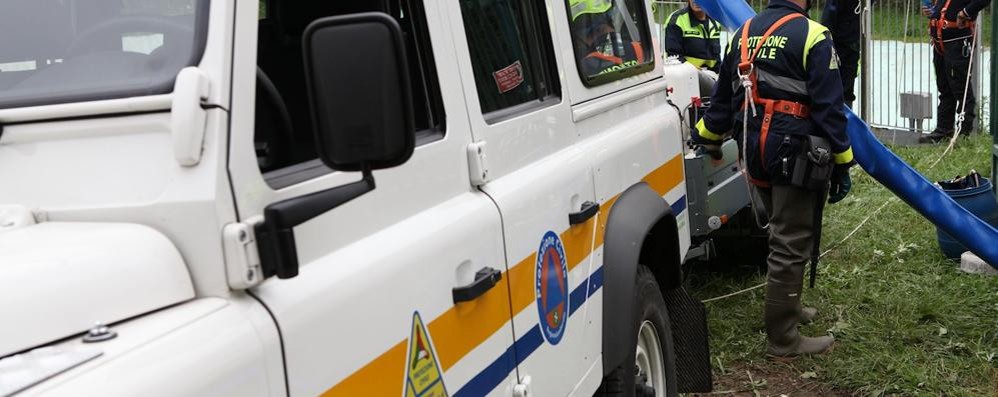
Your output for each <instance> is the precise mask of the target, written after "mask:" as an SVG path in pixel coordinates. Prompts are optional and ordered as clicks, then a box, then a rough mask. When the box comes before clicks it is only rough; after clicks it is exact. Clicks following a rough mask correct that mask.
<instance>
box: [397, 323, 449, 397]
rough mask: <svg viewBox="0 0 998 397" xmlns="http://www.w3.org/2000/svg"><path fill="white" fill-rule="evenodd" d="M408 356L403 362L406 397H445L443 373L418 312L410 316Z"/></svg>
mask: <svg viewBox="0 0 998 397" xmlns="http://www.w3.org/2000/svg"><path fill="white" fill-rule="evenodd" d="M408 351H409V355H408V358H407V359H406V360H405V362H406V366H405V374H406V375H405V395H406V397H447V389H446V388H445V387H444V379H443V376H442V375H443V373H442V372H441V371H440V365H439V364H438V363H437V355H436V354H435V353H433V344H432V343H431V342H430V338H428V337H427V335H426V327H425V326H424V325H423V319H422V318H420V317H419V312H415V313H413V314H412V334H411V335H410V336H409V350H408Z"/></svg>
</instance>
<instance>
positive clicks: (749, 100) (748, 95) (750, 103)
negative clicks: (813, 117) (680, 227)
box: [738, 43, 769, 230]
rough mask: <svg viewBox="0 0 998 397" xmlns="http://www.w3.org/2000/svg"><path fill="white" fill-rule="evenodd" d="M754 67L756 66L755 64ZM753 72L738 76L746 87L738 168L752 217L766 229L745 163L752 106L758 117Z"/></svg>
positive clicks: (739, 72) (753, 115)
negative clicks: (753, 89) (751, 76)
mask: <svg viewBox="0 0 998 397" xmlns="http://www.w3.org/2000/svg"><path fill="white" fill-rule="evenodd" d="M747 44H748V43H743V44H742V45H747ZM753 68H755V67H754V66H753ZM750 74H751V72H749V73H746V74H744V75H743V74H742V72H741V71H740V70H739V71H738V77H739V78H740V79H741V82H742V87H744V88H745V113H744V114H743V115H742V156H741V158H740V159H738V168H739V170H740V171H741V173H742V175H743V176H744V177H745V188H746V189H748V196H749V202H750V203H752V219H753V220H754V221H755V225H756V226H758V227H759V229H762V230H766V229H769V222H768V220H767V222H766V224H765V225H763V224H762V221H760V220H759V211H758V208H759V207H758V204H756V203H755V194H752V182H750V181H749V176H748V175H749V174H748V169H747V166H746V165H745V164H744V163H743V162H744V161H748V149H746V148H748V119H749V117H748V116H749V108H752V117H753V118H755V117H758V114H757V112H756V110H755V100H754V99H753V98H754V97H753V96H752V79H751V78H749V75H750Z"/></svg>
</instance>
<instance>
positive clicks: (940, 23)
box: [929, 0, 977, 52]
mask: <svg viewBox="0 0 998 397" xmlns="http://www.w3.org/2000/svg"><path fill="white" fill-rule="evenodd" d="M952 1H953V0H946V3H943V8H942V9H941V10H939V19H930V20H929V32H930V33H931V32H932V29H935V30H936V35H935V36H936V37H935V40H933V44H934V45H933V47H934V48H935V49H936V51H939V52H943V51H945V50H946V42H945V41H943V30H945V29H971V30H973V29H974V27H975V26H976V25H977V23H976V22H974V21H970V22H967V23H960V22H959V21H950V20H947V19H946V11H947V10H949V5H950V3H951V2H952Z"/></svg>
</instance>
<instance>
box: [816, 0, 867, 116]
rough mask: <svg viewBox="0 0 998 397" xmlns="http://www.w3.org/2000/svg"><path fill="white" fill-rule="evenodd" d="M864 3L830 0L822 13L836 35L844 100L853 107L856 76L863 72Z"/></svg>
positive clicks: (824, 23) (827, 24) (848, 0)
mask: <svg viewBox="0 0 998 397" xmlns="http://www.w3.org/2000/svg"><path fill="white" fill-rule="evenodd" d="M862 14H863V7H862V4H861V3H860V0H828V2H827V3H825V8H824V10H823V11H822V12H821V24H822V25H825V26H826V27H827V28H828V29H829V30H830V31H831V32H832V41H833V42H834V43H835V52H836V53H837V54H838V55H839V73H840V74H841V75H842V98H843V99H844V100H845V104H846V106H848V107H849V108H850V109H851V108H852V105H853V102H855V101H856V75H857V73H858V70H859V51H860V45H859V39H860V17H861V16H862Z"/></svg>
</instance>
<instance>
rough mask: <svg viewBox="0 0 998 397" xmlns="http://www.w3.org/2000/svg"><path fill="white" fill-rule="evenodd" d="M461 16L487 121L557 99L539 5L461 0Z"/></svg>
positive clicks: (509, 0) (516, 0)
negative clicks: (510, 111) (524, 107)
mask: <svg viewBox="0 0 998 397" xmlns="http://www.w3.org/2000/svg"><path fill="white" fill-rule="evenodd" d="M461 13H462V15H463V16H464V30H465V34H466V35H467V36H468V50H469V51H470V52H471V64H472V67H473V68H474V74H475V86H476V87H477V88H478V101H479V103H480V104H481V106H482V113H484V114H486V115H487V116H486V119H487V120H490V121H493V120H496V119H497V118H500V117H502V116H504V115H506V114H508V113H509V112H501V113H496V112H498V111H500V110H503V109H510V108H514V107H516V108H514V109H511V110H512V111H513V113H518V111H520V110H522V109H523V107H521V106H526V107H528V108H529V107H532V106H530V105H538V104H541V103H542V102H545V101H547V100H550V99H556V98H558V97H559V95H560V92H559V87H558V78H557V76H558V74H557V70H556V69H555V68H556V66H557V65H556V64H555V62H554V56H553V55H552V54H553V48H552V44H551V35H550V30H549V29H548V26H547V25H548V24H547V15H546V12H545V8H544V2H542V1H532V0H461ZM490 114H491V115H490Z"/></svg>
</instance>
